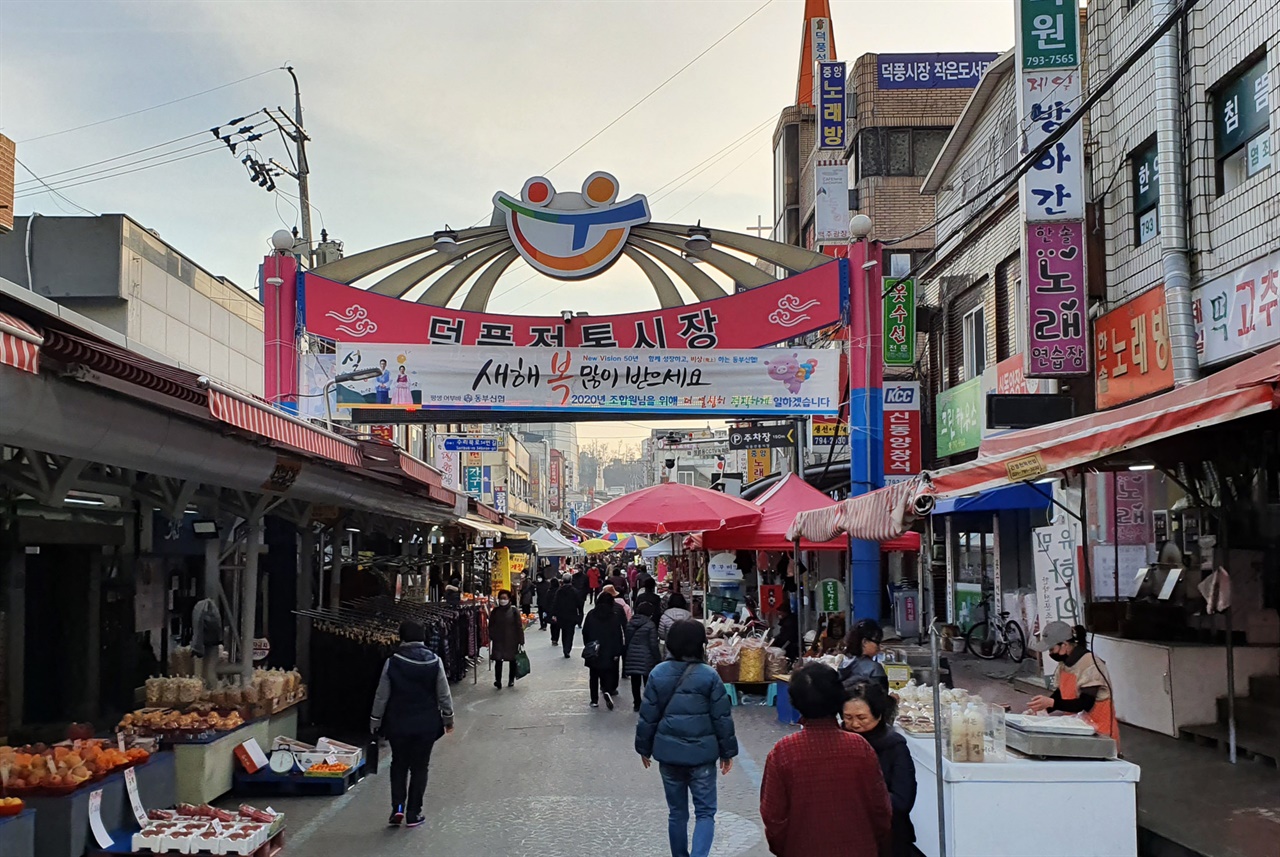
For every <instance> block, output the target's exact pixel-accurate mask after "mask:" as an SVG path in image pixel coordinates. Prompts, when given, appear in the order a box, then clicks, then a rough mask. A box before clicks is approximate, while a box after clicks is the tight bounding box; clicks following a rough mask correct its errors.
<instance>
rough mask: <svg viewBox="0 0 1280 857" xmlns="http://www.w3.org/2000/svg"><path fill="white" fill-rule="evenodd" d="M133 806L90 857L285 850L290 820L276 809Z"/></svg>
mask: <svg viewBox="0 0 1280 857" xmlns="http://www.w3.org/2000/svg"><path fill="white" fill-rule="evenodd" d="M147 803H148V802H147V801H143V802H140V805H138V806H136V807H131V810H132V813H134V814H131V815H130V818H129V820H128V822H127V823H126V824H124V825H122V826H120V827H118V828H114V829H113V828H108V827H106V824H105V819H104V823H103V829H102V830H101V831H98V832H95V836H94V841H93V844H92V845H91V846H90V848H89V850H88V857H105V855H136V857H143V855H151V854H204V855H223V854H228V855H239V857H275V855H277V854H279V853H280V852H281V851H282V850H284V829H285V817H284V814H283V813H279V812H276V811H275V810H273V809H270V808H266V809H259V808H257V807H254V806H250V805H248V804H241V805H240V806H239V808H237V809H234V810H233V809H221V808H218V807H213V806H209V805H208V804H200V805H193V804H182V803H180V804H178V805H177V806H176V807H173V808H172V809H170V808H167V807H153V808H151V809H147V808H146V804H147Z"/></svg>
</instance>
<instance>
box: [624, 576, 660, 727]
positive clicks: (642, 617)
mask: <svg viewBox="0 0 1280 857" xmlns="http://www.w3.org/2000/svg"><path fill="white" fill-rule="evenodd" d="M626 638H627V649H626V654H625V655H624V656H623V659H622V674H623V675H624V676H630V677H631V705H632V709H633V710H635V711H639V710H640V692H641V690H642V688H643V686H644V685H646V684H648V683H649V672H650V671H651V670H652V669H653V668H654V667H656V666H657V665H658V661H659V660H661V657H660V655H659V654H658V625H657V623H655V622H654V621H653V604H652V603H650V602H647V601H638V602H637V604H636V613H635V615H634V616H632V617H631V622H630V623H628V624H627V630H626Z"/></svg>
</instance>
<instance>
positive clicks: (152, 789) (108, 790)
mask: <svg viewBox="0 0 1280 857" xmlns="http://www.w3.org/2000/svg"><path fill="white" fill-rule="evenodd" d="M133 771H134V775H135V776H136V777H137V779H138V793H139V795H140V796H141V798H142V800H143V801H144V802H145V803H147V804H151V805H153V806H171V805H172V804H173V803H174V801H175V776H174V774H175V771H174V754H173V753H166V752H160V753H156V754H155V755H153V756H151V757H150V759H149V760H147V761H146V762H143V763H141V764H138V765H135V766H134V767H133ZM98 789H101V790H102V821H103V824H104V825H106V827H107V829H112V828H117V827H122V826H124V825H126V824H130V823H132V820H133V813H132V810H131V809H130V807H129V798H128V795H127V794H126V793H125V782H124V771H123V770H118V771H116V772H114V773H111V774H107V775H106V776H105V777H103V778H102V779H100V780H97V781H91V782H86V783H84V784H83V785H81V786H80V787H78V788H76V789H75V790H74V791H71V792H70V793H68V794H63V795H45V796H39V795H36V796H32V797H27V798H24V800H25V801H26V804H27V807H28V808H29V809H32V810H35V857H81V855H83V854H84V852H85V849H86V848H87V847H88V846H89V845H90V844H92V842H93V835H92V834H91V833H90V832H89V795H90V794H91V793H93V792H95V791H97V790H98ZM2 841H3V840H2V839H0V842H2ZM8 853H9V852H7V851H4V850H3V849H0V854H5V855H8Z"/></svg>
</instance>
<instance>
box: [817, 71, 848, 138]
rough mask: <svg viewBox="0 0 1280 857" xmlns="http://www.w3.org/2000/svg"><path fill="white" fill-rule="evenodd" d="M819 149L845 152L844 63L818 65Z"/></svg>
mask: <svg viewBox="0 0 1280 857" xmlns="http://www.w3.org/2000/svg"><path fill="white" fill-rule="evenodd" d="M815 79H816V80H817V82H818V148H820V149H836V150H839V151H840V152H841V153H843V152H844V135H845V115H844V79H845V64H844V63H842V62H820V63H818V74H817V77H816V78H815Z"/></svg>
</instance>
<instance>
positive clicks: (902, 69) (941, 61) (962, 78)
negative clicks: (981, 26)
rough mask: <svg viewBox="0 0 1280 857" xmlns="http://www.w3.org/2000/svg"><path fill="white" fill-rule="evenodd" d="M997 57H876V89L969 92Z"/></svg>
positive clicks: (950, 55)
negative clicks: (957, 90) (958, 90)
mask: <svg viewBox="0 0 1280 857" xmlns="http://www.w3.org/2000/svg"><path fill="white" fill-rule="evenodd" d="M999 56H1000V55H999V54H988V53H962V54H880V55H879V56H878V57H877V58H876V87H877V88H879V89H972V88H974V87H975V86H977V85H978V81H979V80H981V79H982V75H983V74H985V73H986V71H987V66H989V65H991V63H992V62H994V61H995V60H996V58H997V57H999Z"/></svg>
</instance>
